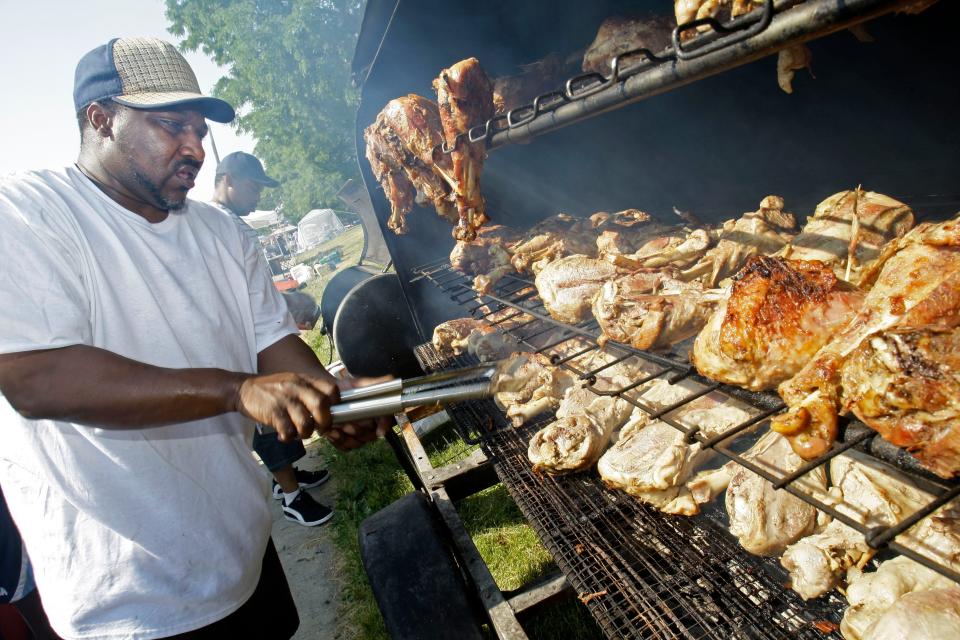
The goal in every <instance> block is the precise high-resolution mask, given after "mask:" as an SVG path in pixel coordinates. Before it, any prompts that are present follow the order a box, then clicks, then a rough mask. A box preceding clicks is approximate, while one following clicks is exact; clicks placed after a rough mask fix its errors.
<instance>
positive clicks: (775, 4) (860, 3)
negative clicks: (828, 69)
mask: <svg viewBox="0 0 960 640" xmlns="http://www.w3.org/2000/svg"><path fill="white" fill-rule="evenodd" d="M906 4H909V2H906V1H905V0H806V1H805V2H799V0H764V4H763V6H762V7H761V8H759V9H757V10H755V11H752V12H750V13H748V14H746V15H743V16H740V17H738V18H735V19H733V20H731V21H729V22H727V23H720V22H718V21H717V20H714V19H712V18H703V19H699V20H693V21H691V22H687V23H685V24H682V25H678V26H677V27H676V28H675V29H674V30H673V33H672V41H673V45H672V46H670V47H667V48H666V49H665V50H663V51H660V52H654V51H651V50H649V49H643V48H641V49H634V50H632V51H627V52H625V53H622V54H620V55H618V56H615V57H614V58H613V59H611V61H610V74H609V75H607V76H604V75H601V74H599V73H585V74H581V75H577V76H574V77H572V78H570V79H568V80H567V81H566V82H565V83H564V85H563V87H562V88H560V89H557V90H554V91H550V92H547V93H544V94H541V95H539V96H537V97H536V98H535V99H534V100H533V101H532V102H531V103H529V104H526V105H522V106H519V107H516V108H514V109H511V110H510V111H508V112H507V113H502V114H499V115H496V116H494V117H493V118H490V119H489V120H487V121H486V122H484V123H481V124H478V125H476V126H474V127H471V128H470V129H469V130H467V131H465V132H463V133H461V134H460V135H458V136H457V137H456V139H455V140H454V144H453V145H448V144H447V143H446V142H444V143H443V144H441V145H438V150H442V151H443V152H444V153H451V152H452V151H453V150H454V149H456V148H457V145H459V144H460V143H461V142H462V141H464V140H467V141H469V142H480V141H484V142H485V143H486V146H487V148H490V149H493V148H496V147H500V146H503V145H506V144H511V143H520V142H526V141H528V140H529V139H530V138H532V137H534V136H537V135H540V134H543V133H547V132H549V131H554V130H556V129H559V128H561V127H564V126H566V125H569V124H573V123H574V122H579V121H581V120H585V119H587V118H590V117H593V116H595V115H599V114H601V113H604V112H607V111H610V110H612V109H616V108H619V107H623V106H626V105H628V104H632V103H635V102H639V101H641V100H645V99H646V98H649V97H652V96H655V95H657V94H660V93H666V92H667V91H671V90H673V89H676V88H679V87H681V86H683V85H686V84H689V83H691V82H693V81H695V80H700V79H703V78H706V77H709V76H712V75H716V74H718V73H722V72H723V71H726V70H728V69H731V68H734V67H737V66H741V65H743V64H747V63H749V62H752V61H754V60H757V59H759V58H762V57H764V56H767V55H770V54H772V53H775V52H777V51H780V50H782V49H787V48H789V47H792V46H794V45H797V44H801V43H803V42H806V41H808V40H813V39H816V38H819V37H822V36H825V35H829V34H831V33H834V32H836V31H840V30H842V29H847V28H849V27H852V26H855V25H857V24H861V23H863V22H867V21H869V20H872V19H874V18H877V17H879V16H881V15H884V14H887V13H890V12H892V11H894V10H896V9H897V8H898V7H900V8H902V7H903V6H904V5H906ZM699 27H707V28H708V30H707V31H706V32H705V33H703V34H700V35H697V36H695V37H694V38H692V39H690V40H688V41H686V42H684V41H683V38H682V37H681V36H682V35H683V34H684V33H687V32H690V31H693V32H696V31H695V30H696V29H698V28H699Z"/></svg>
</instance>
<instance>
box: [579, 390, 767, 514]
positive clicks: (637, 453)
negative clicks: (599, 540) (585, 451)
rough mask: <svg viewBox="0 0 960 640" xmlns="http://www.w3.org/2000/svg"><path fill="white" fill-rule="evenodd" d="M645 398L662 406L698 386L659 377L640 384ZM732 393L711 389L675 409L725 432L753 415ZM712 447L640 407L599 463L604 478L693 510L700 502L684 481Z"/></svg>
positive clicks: (670, 507) (670, 508) (652, 500)
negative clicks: (732, 401)
mask: <svg viewBox="0 0 960 640" xmlns="http://www.w3.org/2000/svg"><path fill="white" fill-rule="evenodd" d="M640 388H641V389H643V391H642V392H641V393H640V400H642V401H643V402H644V403H646V404H647V405H649V406H651V407H652V408H655V409H656V408H662V407H666V406H669V405H672V404H675V403H677V402H680V401H682V400H684V399H685V398H688V397H690V396H691V395H692V394H693V393H695V392H696V391H697V390H698V389H699V387H698V386H696V385H695V384H694V383H691V382H689V381H682V382H680V383H678V384H675V385H671V384H668V383H667V382H666V381H665V380H662V379H656V380H653V381H651V382H650V383H648V384H646V385H644V386H643V387H640ZM726 402H727V398H726V397H725V396H722V395H718V394H708V395H706V396H702V397H700V398H697V399H696V400H693V401H692V402H690V404H689V405H686V406H685V407H683V408H682V409H681V410H679V411H678V412H677V413H674V414H672V416H673V417H675V418H676V419H677V421H678V422H679V423H680V424H683V425H685V426H687V427H693V426H699V427H700V429H701V432H702V433H705V434H707V435H712V434H715V433H720V432H722V431H725V430H727V429H729V428H730V427H732V426H734V425H737V424H739V423H741V422H744V421H746V420H748V419H749V417H750V414H748V413H747V412H746V411H744V410H743V409H740V408H739V407H737V406H734V405H732V404H727V403H726ZM712 456H713V452H712V451H710V450H706V449H703V448H702V447H701V446H700V444H699V443H694V444H690V443H689V442H687V438H686V436H685V435H684V434H683V433H682V432H681V431H679V430H678V429H675V428H674V427H672V426H670V425H669V424H667V423H666V422H662V421H660V420H651V419H650V418H649V417H648V416H647V414H646V413H645V412H643V411H642V410H640V409H637V410H636V411H634V413H633V415H632V416H631V418H630V422H628V423H627V425H626V426H624V427H623V429H622V430H621V432H620V437H619V439H618V440H617V442H616V444H614V445H613V446H612V447H611V448H610V449H609V450H608V451H607V452H606V453H605V454H603V456H602V457H601V458H600V461H599V462H598V463H597V470H598V471H599V472H600V477H601V478H602V479H603V481H604V484H606V485H607V486H608V487H610V488H613V489H621V490H623V491H626V492H627V493H629V494H630V495H633V496H636V497H637V498H639V499H640V500H642V501H643V502H645V503H647V504H650V505H653V506H654V507H656V508H658V509H660V510H662V511H664V512H666V513H674V514H681V515H694V514H695V513H697V512H698V510H699V509H698V504H697V502H696V501H695V500H693V499H692V498H690V496H689V492H688V491H687V490H686V488H685V487H684V483H685V482H686V481H687V479H688V478H689V477H690V475H691V474H692V473H693V472H694V471H695V470H696V468H697V467H698V466H700V465H701V464H703V463H705V462H706V461H707V460H709V459H710V457H712Z"/></svg>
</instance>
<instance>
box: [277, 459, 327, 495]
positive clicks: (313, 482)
mask: <svg viewBox="0 0 960 640" xmlns="http://www.w3.org/2000/svg"><path fill="white" fill-rule="evenodd" d="M293 471H294V473H295V474H296V476H297V484H299V485H300V488H301V489H313V488H314V487H319V486H320V485H322V484H323V483H324V482H326V481H327V480H329V479H330V472H329V471H327V470H326V469H320V471H303V470H302V469H297V468H296V467H294V469H293ZM281 498H283V489H281V488H280V485H279V484H277V481H276V480H274V481H273V499H274V500H279V499H281Z"/></svg>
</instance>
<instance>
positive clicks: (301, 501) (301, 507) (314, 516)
mask: <svg viewBox="0 0 960 640" xmlns="http://www.w3.org/2000/svg"><path fill="white" fill-rule="evenodd" d="M283 517H284V518H286V519H287V520H292V521H293V522H296V523H297V524H302V525H303V526H305V527H315V526H317V525H318V524H323V523H324V522H326V521H327V520H329V519H330V518H332V517H333V509H330V508H329V507H325V506H323V505H322V504H320V503H319V502H317V501H316V500H314V499H313V497H312V496H311V495H310V494H309V493H307V492H306V491H303V490H301V491H300V494H299V495H298V496H297V497H296V498H294V499H293V502H291V503H290V504H289V505H286V504H285V505H283Z"/></svg>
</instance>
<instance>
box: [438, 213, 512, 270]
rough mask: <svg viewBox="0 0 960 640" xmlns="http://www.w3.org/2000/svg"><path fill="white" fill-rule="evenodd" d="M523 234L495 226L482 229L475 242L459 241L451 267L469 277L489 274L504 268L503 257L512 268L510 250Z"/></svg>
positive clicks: (454, 249)
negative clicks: (498, 268)
mask: <svg viewBox="0 0 960 640" xmlns="http://www.w3.org/2000/svg"><path fill="white" fill-rule="evenodd" d="M522 237H523V234H522V233H521V232H520V231H517V230H516V229H511V228H510V227H505V226H503V225H499V224H495V225H489V226H485V227H481V228H480V230H479V231H478V232H477V237H476V238H474V239H473V240H470V241H469V242H468V241H464V240H461V241H458V242H457V243H456V244H454V246H453V250H452V251H451V252H450V266H451V267H453V268H454V269H457V270H459V271H462V272H464V273H465V274H467V275H471V276H476V275H480V274H482V273H489V272H490V271H492V270H493V269H496V268H497V267H500V266H502V264H503V256H504V255H506V264H507V266H508V267H509V266H510V254H509V253H508V251H509V249H510V248H511V247H513V246H514V245H515V244H516V243H517V242H519V241H520V239H521V238H522Z"/></svg>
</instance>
